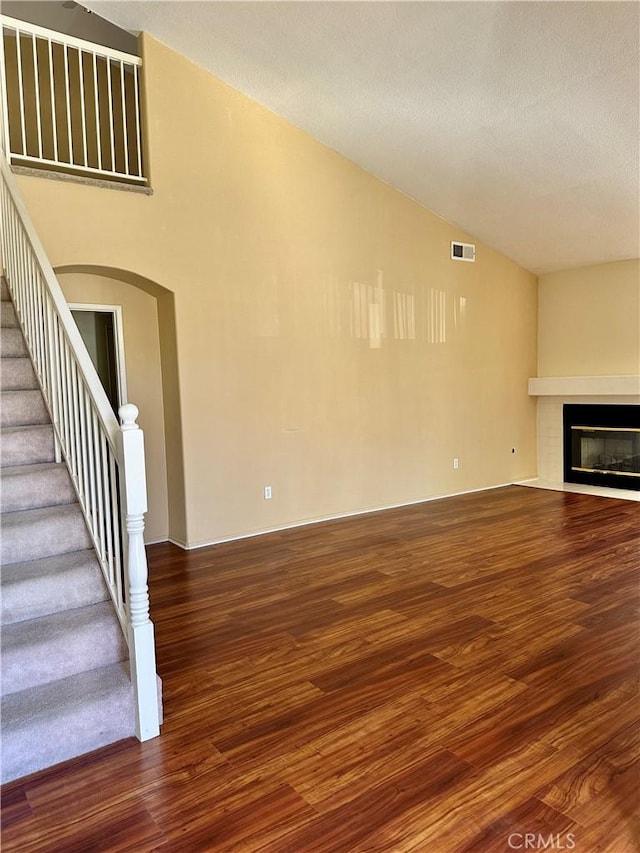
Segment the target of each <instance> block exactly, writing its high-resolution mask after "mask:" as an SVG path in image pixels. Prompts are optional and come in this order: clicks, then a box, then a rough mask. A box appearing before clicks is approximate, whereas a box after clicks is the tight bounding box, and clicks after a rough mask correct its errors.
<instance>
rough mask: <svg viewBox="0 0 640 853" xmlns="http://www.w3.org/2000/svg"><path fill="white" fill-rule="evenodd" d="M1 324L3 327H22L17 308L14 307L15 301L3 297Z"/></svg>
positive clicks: (0, 306)
mask: <svg viewBox="0 0 640 853" xmlns="http://www.w3.org/2000/svg"><path fill="white" fill-rule="evenodd" d="M0 325H1V326H2V328H3V329H18V328H20V325H19V323H18V315H17V314H16V309H15V308H14V307H13V303H12V302H9V301H8V300H7V299H3V300H2V302H0Z"/></svg>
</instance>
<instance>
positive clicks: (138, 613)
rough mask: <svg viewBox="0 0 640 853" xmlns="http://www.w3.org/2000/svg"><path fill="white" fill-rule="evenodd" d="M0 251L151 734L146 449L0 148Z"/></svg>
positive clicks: (141, 720) (154, 707) (133, 412)
mask: <svg viewBox="0 0 640 853" xmlns="http://www.w3.org/2000/svg"><path fill="white" fill-rule="evenodd" d="M0 177H1V183H0V224H1V227H0V237H1V241H0V249H1V256H2V261H3V264H4V270H5V277H6V280H7V285H8V287H9V292H10V294H11V298H12V300H13V303H14V306H15V309H16V312H17V315H18V319H19V321H20V326H21V328H22V331H23V333H24V336H25V339H26V342H27V347H28V349H29V353H30V355H31V359H32V361H33V364H34V367H35V370H36V374H37V376H38V381H39V383H40V387H41V389H42V393H43V396H44V399H45V402H46V405H47V408H48V410H49V414H50V416H51V420H52V423H53V428H54V433H55V440H56V452H57V455H58V456H60V455H61V456H62V457H64V460H65V461H66V463H67V466H68V468H69V471H70V474H71V477H72V480H73V484H74V488H75V490H76V493H77V495H78V499H79V501H80V506H81V507H82V511H83V513H84V516H85V519H86V522H87V526H88V529H89V531H90V533H91V537H92V539H93V543H94V546H95V550H96V553H97V556H98V559H99V561H100V565H101V567H102V572H103V575H104V578H105V581H106V583H107V586H108V588H109V592H110V594H111V598H112V600H113V604H114V606H115V609H116V612H117V615H118V618H119V620H120V624H121V625H122V629H123V632H124V634H125V638H126V640H127V643H128V646H129V660H130V665H131V679H132V682H133V686H134V692H135V699H136V709H137V711H136V714H137V716H136V734H137V735H138V737H139V738H140V740H147V739H148V738H152V737H155V736H156V735H157V734H158V733H159V709H158V692H157V679H156V662H155V645H154V631H153V624H152V622H151V621H150V619H149V595H148V587H147V561H146V554H145V549H144V541H143V532H144V514H145V512H146V510H147V492H146V480H145V462H144V444H143V435H142V430H140V429H139V428H138V426H137V424H136V423H135V420H136V417H137V415H138V410H137V409H136V407H135V406H133V405H131V404H127V405H124V406H122V408H121V409H120V417H121V419H122V425H121V424H119V423H118V421H117V419H116V417H115V415H114V414H113V410H112V408H111V404H110V403H109V400H108V398H107V395H106V393H105V391H104V389H103V387H102V383H101V382H100V379H99V378H98V374H97V373H96V370H95V368H94V366H93V362H92V361H91V358H90V356H89V353H88V352H87V350H86V347H85V345H84V343H83V341H82V338H81V337H80V332H79V331H78V328H77V326H76V324H75V322H74V320H73V317H72V316H71V312H70V310H69V308H68V306H67V303H66V301H65V298H64V296H63V293H62V290H61V288H60V285H59V283H58V280H57V279H56V277H55V275H54V272H53V269H52V267H51V264H50V263H49V260H48V258H47V256H46V254H45V251H44V248H43V247H42V244H41V242H40V240H39V238H38V236H37V234H36V231H35V229H34V227H33V224H32V222H31V219H30V217H29V214H28V212H27V210H26V208H25V206H24V203H23V202H22V200H21V198H20V195H19V193H18V189H17V186H16V182H15V178H14V176H13V175H12V173H11V169H10V167H9V164H8V163H7V160H6V157H5V156H4V154H3V153H2V152H1V151H0Z"/></svg>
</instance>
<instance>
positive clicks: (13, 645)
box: [2, 601, 127, 696]
mask: <svg viewBox="0 0 640 853" xmlns="http://www.w3.org/2000/svg"><path fill="white" fill-rule="evenodd" d="M126 657H127V644H126V643H125V640H124V635H123V633H122V629H121V627H120V623H119V622H118V619H117V617H116V615H115V611H114V609H113V606H112V604H111V601H101V602H99V603H98V604H90V605H88V606H87V607H77V608H75V609H74V610H64V611H62V612H60V613H53V614H50V615H49V616H41V617H40V618H39V619H29V620H28V621H25V622H14V623H13V624H12V625H5V626H3V628H2V695H3V696H8V695H9V694H10V693H17V692H18V691H20V690H28V689H29V688H31V687H37V686H38V685H39V684H47V683H49V682H50V681H57V680H58V679H60V678H67V677H68V676H70V675H76V674H77V673H78V672H84V671H85V670H89V669H97V668H98V667H101V666H108V665H109V664H112V663H117V662H118V661H122V660H125V659H126Z"/></svg>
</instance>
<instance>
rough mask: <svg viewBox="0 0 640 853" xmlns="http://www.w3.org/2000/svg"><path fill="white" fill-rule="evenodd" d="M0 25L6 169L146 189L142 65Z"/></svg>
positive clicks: (28, 28)
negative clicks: (68, 173) (76, 176)
mask: <svg viewBox="0 0 640 853" xmlns="http://www.w3.org/2000/svg"><path fill="white" fill-rule="evenodd" d="M0 25H1V30H2V44H1V45H0V71H1V76H2V78H3V80H4V84H3V86H2V89H3V92H2V99H3V113H4V127H3V129H2V130H3V135H4V137H5V144H4V147H5V150H6V151H7V155H8V159H9V161H10V162H12V163H16V164H21V165H30V166H36V167H50V168H53V169H56V170H63V171H71V172H72V173H80V174H82V175H93V176H95V177H100V178H105V179H110V180H114V179H118V180H121V181H122V180H124V181H127V182H130V183H134V184H145V183H146V178H145V176H144V170H143V150H142V148H143V146H142V122H141V115H140V87H141V82H140V74H141V70H142V60H141V59H140V57H139V56H135V55H133V54H130V53H124V52H123V51H121V50H114V49H113V48H109V47H104V46H102V45H97V44H93V43H92V42H89V41H86V40H84V39H80V38H75V37H74V36H68V35H66V34H63V33H59V32H56V31H55V30H50V29H48V28H46V27H40V26H36V25H34V24H30V23H27V22H26V21H20V20H17V19H16V18H10V17H8V16H6V15H0ZM9 88H10V90H11V92H12V97H11V98H9V97H8V94H7V92H8V89H9Z"/></svg>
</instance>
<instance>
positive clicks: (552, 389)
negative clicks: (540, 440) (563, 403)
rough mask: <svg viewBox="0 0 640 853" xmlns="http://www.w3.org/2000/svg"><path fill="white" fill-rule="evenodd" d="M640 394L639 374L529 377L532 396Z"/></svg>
mask: <svg viewBox="0 0 640 853" xmlns="http://www.w3.org/2000/svg"><path fill="white" fill-rule="evenodd" d="M637 395H640V375H639V376H633V375H630V376H538V377H534V378H532V379H529V396H531V397H588V396H598V397H609V396H615V397H628V396H637Z"/></svg>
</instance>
